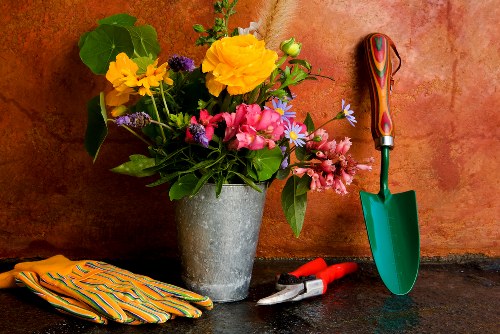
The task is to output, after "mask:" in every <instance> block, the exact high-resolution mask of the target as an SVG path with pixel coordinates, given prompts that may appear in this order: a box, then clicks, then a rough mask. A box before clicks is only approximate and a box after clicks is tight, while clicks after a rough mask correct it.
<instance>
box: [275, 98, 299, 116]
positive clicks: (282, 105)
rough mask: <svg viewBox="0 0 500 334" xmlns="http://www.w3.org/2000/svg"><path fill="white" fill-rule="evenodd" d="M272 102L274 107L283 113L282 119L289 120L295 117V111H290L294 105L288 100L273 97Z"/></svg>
mask: <svg viewBox="0 0 500 334" xmlns="http://www.w3.org/2000/svg"><path fill="white" fill-rule="evenodd" d="M271 103H272V104H273V109H274V110H275V111H276V112H277V113H279V114H280V115H281V119H282V120H289V119H290V118H294V117H295V111H289V110H290V109H292V106H291V105H288V102H283V101H281V100H280V99H273V100H272V101H271Z"/></svg>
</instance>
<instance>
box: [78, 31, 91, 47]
mask: <svg viewBox="0 0 500 334" xmlns="http://www.w3.org/2000/svg"><path fill="white" fill-rule="evenodd" d="M89 34H90V31H87V32H86V33H84V34H83V35H81V36H80V39H79V40H78V48H79V49H81V48H82V46H83V44H85V40H86V39H87V36H88V35H89Z"/></svg>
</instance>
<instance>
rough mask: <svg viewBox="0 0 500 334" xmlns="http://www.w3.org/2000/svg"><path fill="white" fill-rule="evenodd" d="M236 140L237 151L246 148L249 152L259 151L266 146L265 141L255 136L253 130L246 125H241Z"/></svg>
mask: <svg viewBox="0 0 500 334" xmlns="http://www.w3.org/2000/svg"><path fill="white" fill-rule="evenodd" d="M236 139H237V140H238V148H237V149H238V150H239V149H241V148H243V147H246V148H248V149H249V150H260V149H263V148H264V147H265V146H266V139H265V138H264V137H262V136H259V135H258V134H257V131H255V129H254V128H252V127H251V126H248V125H243V126H241V128H240V132H239V133H238V134H236Z"/></svg>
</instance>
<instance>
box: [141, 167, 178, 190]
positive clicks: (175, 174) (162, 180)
mask: <svg viewBox="0 0 500 334" xmlns="http://www.w3.org/2000/svg"><path fill="white" fill-rule="evenodd" d="M179 174H180V173H179V171H176V172H173V173H170V174H167V175H165V176H162V177H161V178H159V179H158V180H156V181H155V182H153V183H150V184H147V185H146V187H149V188H151V187H156V186H159V185H161V184H164V183H167V182H170V180H173V179H175V178H176V177H178V176H179Z"/></svg>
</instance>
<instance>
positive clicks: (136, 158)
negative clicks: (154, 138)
mask: <svg viewBox="0 0 500 334" xmlns="http://www.w3.org/2000/svg"><path fill="white" fill-rule="evenodd" d="M129 159H130V161H127V162H125V163H123V164H121V165H120V166H117V167H115V168H113V169H111V171H112V172H115V173H119V174H125V175H130V176H136V177H145V176H151V175H154V174H155V172H150V171H147V170H146V169H147V168H148V167H151V166H154V164H155V159H154V158H149V157H146V156H144V155H142V154H134V155H131V156H130V157H129Z"/></svg>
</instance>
